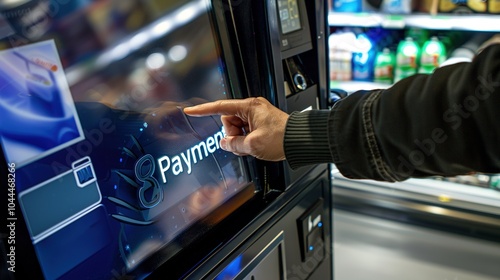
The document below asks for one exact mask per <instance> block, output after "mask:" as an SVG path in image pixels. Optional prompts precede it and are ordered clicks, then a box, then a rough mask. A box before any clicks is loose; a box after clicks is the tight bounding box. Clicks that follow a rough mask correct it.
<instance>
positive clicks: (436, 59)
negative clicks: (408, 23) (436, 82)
mask: <svg viewBox="0 0 500 280" xmlns="http://www.w3.org/2000/svg"><path fill="white" fill-rule="evenodd" d="M445 60H446V47H445V46H444V44H443V43H442V42H441V41H440V40H439V39H438V37H436V36H433V37H431V39H429V40H428V41H427V42H425V43H424V45H423V47H422V53H421V56H420V68H419V69H418V72H419V73H423V74H430V73H432V72H433V71H434V69H436V68H437V67H439V66H440V65H441V64H442V63H443V62H444V61H445Z"/></svg>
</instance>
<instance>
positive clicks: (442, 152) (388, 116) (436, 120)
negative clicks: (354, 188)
mask: <svg viewBox="0 0 500 280" xmlns="http://www.w3.org/2000/svg"><path fill="white" fill-rule="evenodd" d="M498 122H500V45H493V46H490V47H488V48H486V49H485V50H483V51H482V52H481V53H480V54H479V55H478V56H477V57H476V58H475V59H474V60H473V61H472V62H470V63H460V64H454V65H449V66H445V67H441V68H438V69H436V70H435V71H434V73H433V74H431V75H424V74H417V75H414V76H411V77H409V78H406V79H403V80H401V81H399V82H398V83H396V84H394V85H393V86H392V87H390V88H388V89H386V90H373V91H358V92H355V93H353V94H351V95H349V96H348V97H347V98H344V99H342V100H341V101H339V102H337V103H336V104H335V106H334V107H333V108H332V109H331V110H319V111H309V112H302V113H297V112H296V113H292V114H291V115H290V118H289V121H288V123H287V129H286V133H285V141H284V148H285V154H286V158H287V161H288V162H289V164H290V166H291V167H292V168H297V167H300V166H303V165H308V164H316V163H326V162H331V163H335V164H336V166H337V168H338V169H339V170H340V172H341V173H342V174H343V175H344V176H346V177H348V178H353V179H374V180H382V181H392V182H393V181H402V180H405V179H407V178H409V177H426V176H434V175H442V176H454V175H460V174H468V173H473V172H483V173H500V124H499V123H498Z"/></svg>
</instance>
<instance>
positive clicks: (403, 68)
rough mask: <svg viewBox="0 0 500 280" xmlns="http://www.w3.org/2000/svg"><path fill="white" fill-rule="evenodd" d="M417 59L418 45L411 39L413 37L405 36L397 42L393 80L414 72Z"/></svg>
mask: <svg viewBox="0 0 500 280" xmlns="http://www.w3.org/2000/svg"><path fill="white" fill-rule="evenodd" d="M419 59H420V46H419V45H418V44H417V43H416V42H415V41H414V40H413V38H411V37H406V39H405V40H403V41H401V42H400V43H399V44H398V50H397V54H396V69H395V72H394V82H397V81H399V80H402V79H404V78H406V77H409V76H411V75H414V74H416V73H417V70H418V61H419Z"/></svg>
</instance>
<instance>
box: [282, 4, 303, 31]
mask: <svg viewBox="0 0 500 280" xmlns="http://www.w3.org/2000/svg"><path fill="white" fill-rule="evenodd" d="M278 9H279V17H280V22H281V33H283V34H288V33H291V32H293V31H297V30H299V29H301V28H302V26H301V24H300V14H299V6H298V5H297V0H278Z"/></svg>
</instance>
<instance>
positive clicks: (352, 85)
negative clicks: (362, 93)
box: [330, 81, 391, 93]
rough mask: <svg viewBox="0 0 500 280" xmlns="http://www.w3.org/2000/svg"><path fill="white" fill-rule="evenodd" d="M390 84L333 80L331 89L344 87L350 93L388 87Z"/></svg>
mask: <svg viewBox="0 0 500 280" xmlns="http://www.w3.org/2000/svg"><path fill="white" fill-rule="evenodd" d="M390 86H391V85H390V84H382V83H374V82H361V81H331V82H330V88H331V89H342V90H345V91H346V92H348V93H352V92H355V91H358V90H373V89H386V88H388V87H390Z"/></svg>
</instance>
